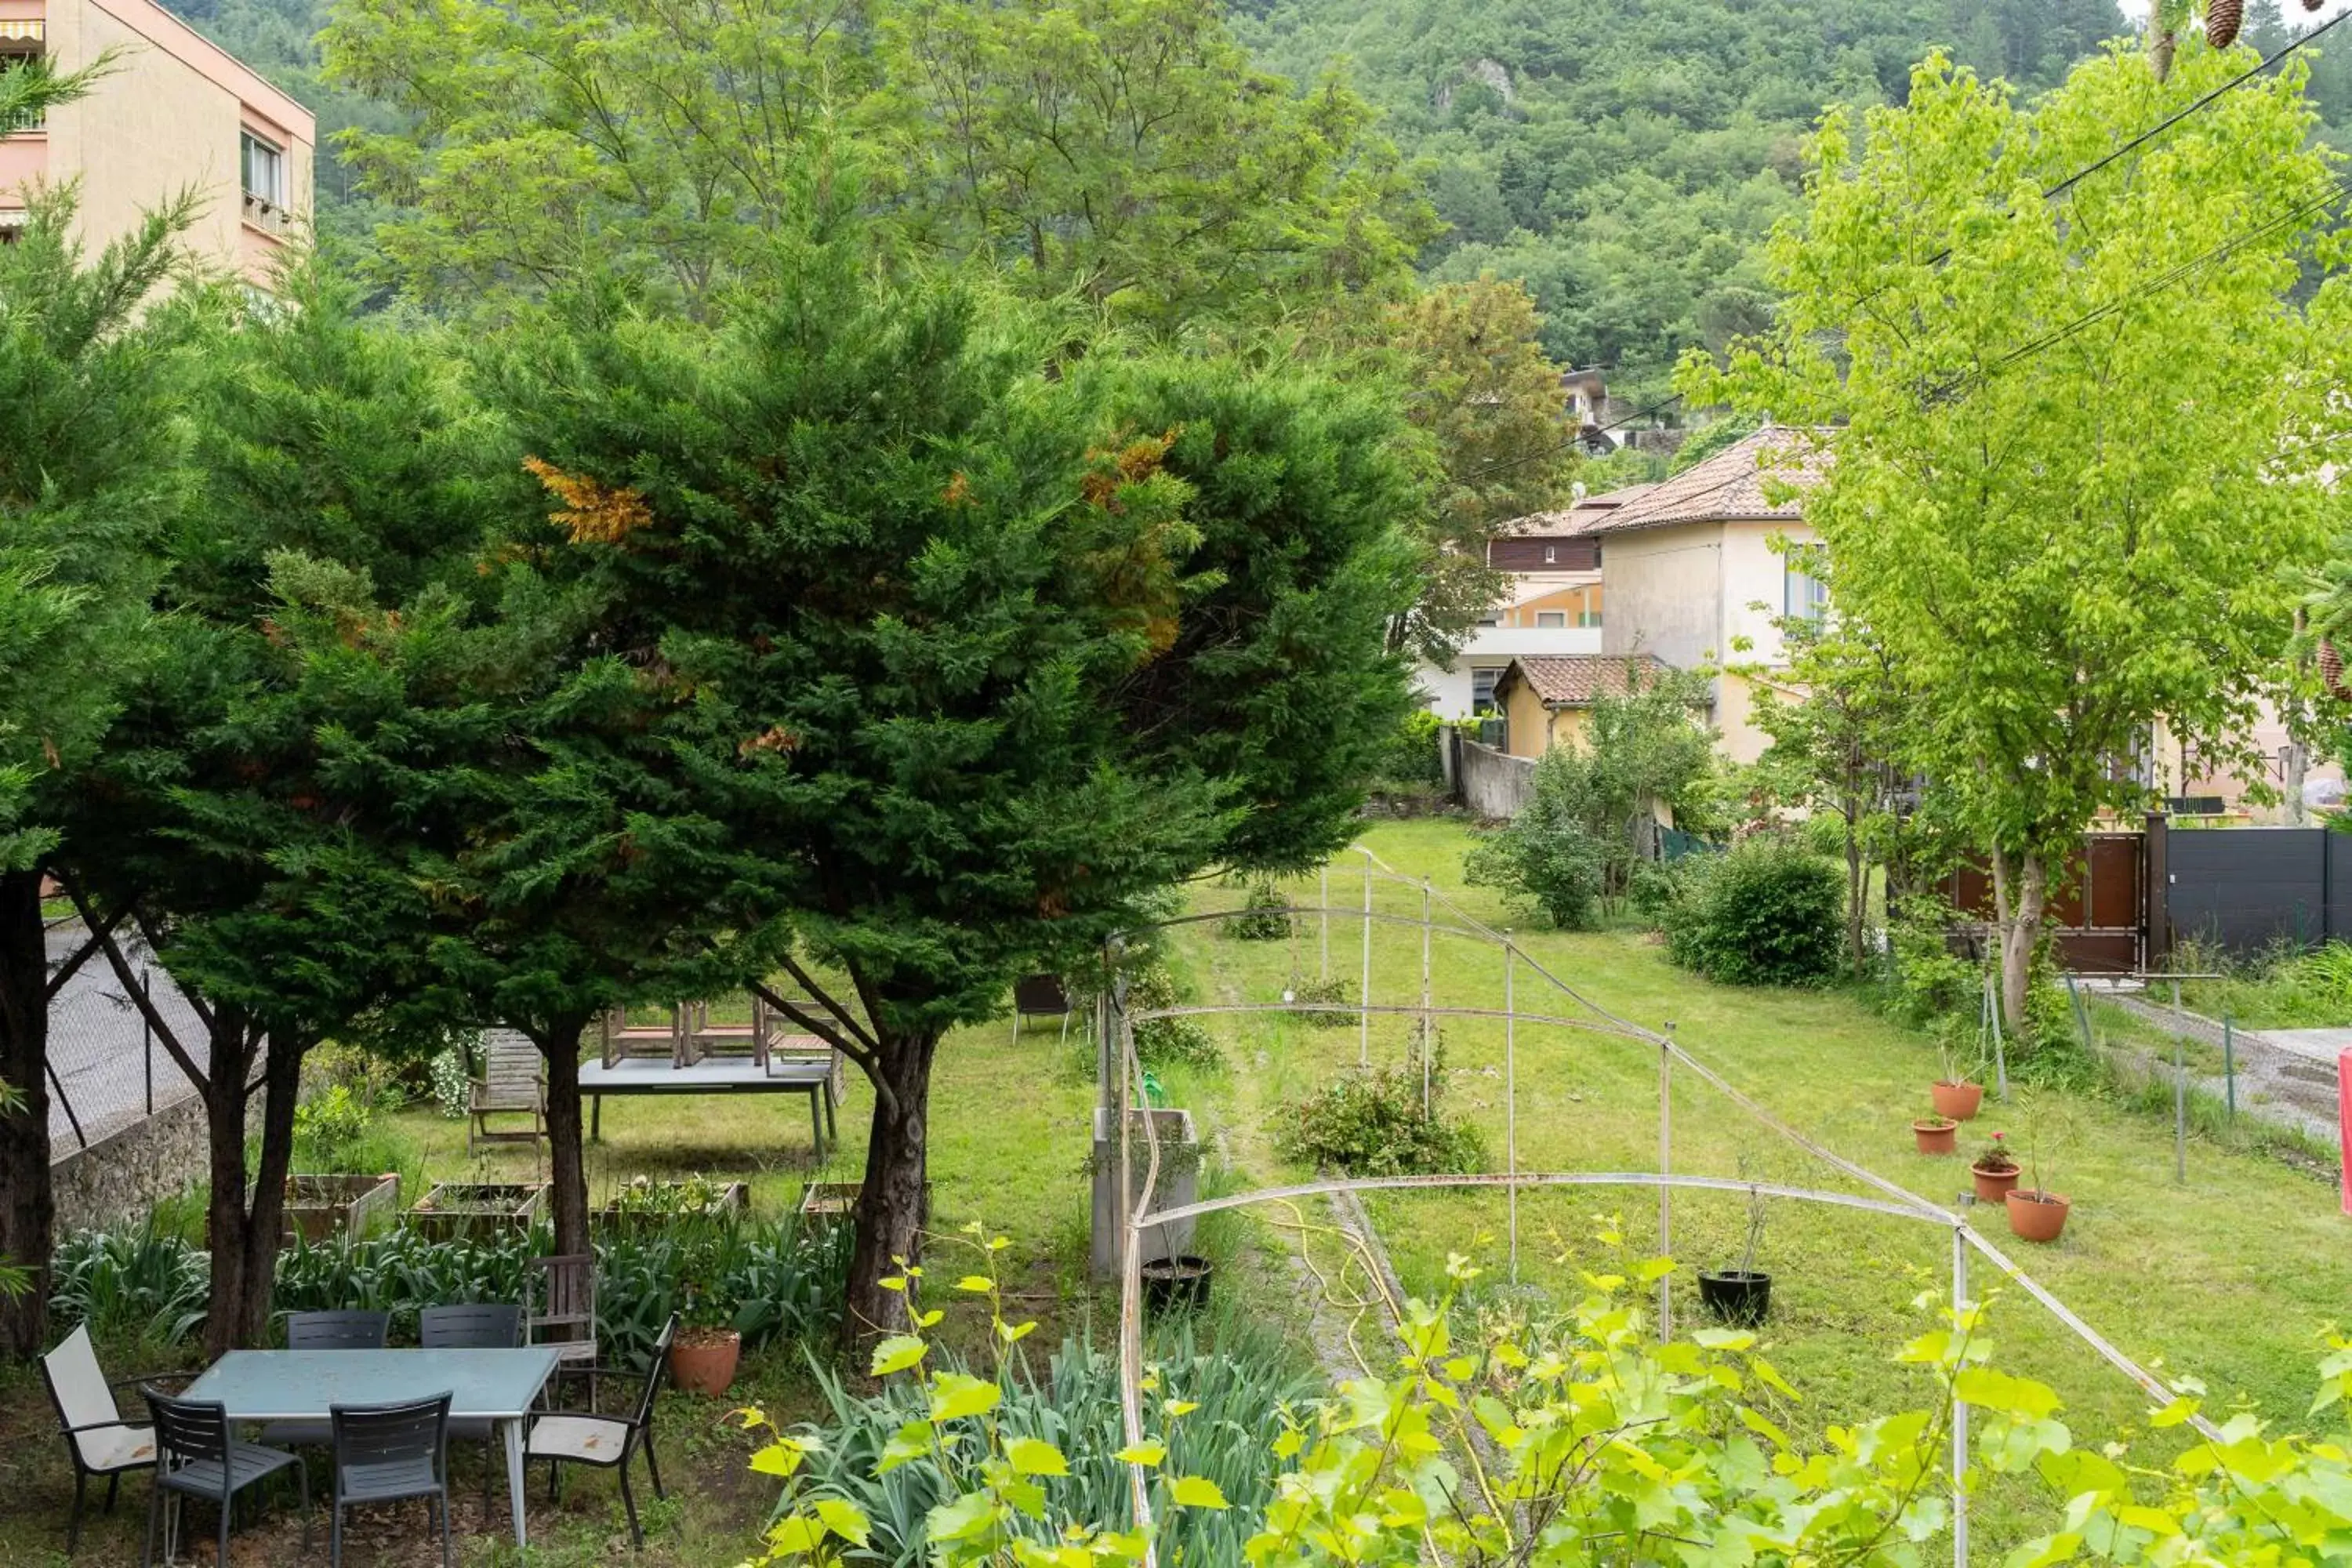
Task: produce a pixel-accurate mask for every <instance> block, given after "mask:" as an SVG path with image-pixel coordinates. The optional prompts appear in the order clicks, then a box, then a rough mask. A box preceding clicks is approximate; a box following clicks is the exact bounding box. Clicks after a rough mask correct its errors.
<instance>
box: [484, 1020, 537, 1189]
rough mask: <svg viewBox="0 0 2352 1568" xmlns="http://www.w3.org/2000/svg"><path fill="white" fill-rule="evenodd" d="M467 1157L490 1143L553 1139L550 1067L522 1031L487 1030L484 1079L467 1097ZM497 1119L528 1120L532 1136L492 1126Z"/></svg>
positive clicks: (514, 1129)
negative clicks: (549, 1133)
mask: <svg viewBox="0 0 2352 1568" xmlns="http://www.w3.org/2000/svg"><path fill="white" fill-rule="evenodd" d="M466 1115H467V1125H466V1158H467V1159H469V1160H470V1159H472V1158H473V1157H474V1152H475V1150H476V1149H477V1148H478V1146H480V1145H481V1144H484V1143H530V1144H537V1143H539V1142H541V1141H542V1140H544V1139H545V1138H546V1137H547V1062H546V1059H545V1058H542V1057H541V1055H540V1054H539V1047H537V1046H535V1045H533V1044H531V1042H530V1036H528V1035H526V1034H524V1033H522V1032H521V1031H520V1030H519V1029H485V1030H483V1031H482V1075H481V1076H480V1077H479V1078H478V1079H474V1081H473V1083H472V1085H471V1087H470V1088H469V1089H468V1090H467V1096H466ZM493 1116H500V1117H504V1116H524V1117H529V1118H530V1129H529V1130H528V1131H525V1130H523V1129H521V1128H511V1127H505V1128H501V1127H492V1126H491V1125H490V1118H491V1117H493Z"/></svg>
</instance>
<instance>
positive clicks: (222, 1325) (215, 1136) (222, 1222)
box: [203, 1013, 251, 1361]
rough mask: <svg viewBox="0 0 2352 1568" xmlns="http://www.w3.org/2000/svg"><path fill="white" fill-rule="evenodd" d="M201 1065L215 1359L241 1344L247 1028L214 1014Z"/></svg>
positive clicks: (209, 1341)
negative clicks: (209, 1182)
mask: <svg viewBox="0 0 2352 1568" xmlns="http://www.w3.org/2000/svg"><path fill="white" fill-rule="evenodd" d="M213 1016H214V1019H215V1025H214V1027H213V1028H212V1030H211V1031H210V1036H211V1037H210V1039H209V1041H208V1042H207V1044H208V1046H209V1054H208V1057H207V1059H206V1061H205V1085H204V1095H203V1098H204V1102H205V1142H206V1144H207V1146H208V1147H209V1149H210V1151H211V1155H212V1159H211V1180H212V1197H211V1201H210V1203H209V1204H208V1205H207V1206H206V1208H205V1243H206V1245H207V1246H208V1247H210V1248H211V1251H212V1255H213V1279H212V1289H211V1290H210V1292H209V1293H207V1295H206V1296H205V1360H207V1361H217V1360H218V1359H219V1358H220V1357H222V1356H223V1355H226V1354H227V1353H228V1352H230V1351H233V1350H236V1349H237V1348H238V1347H239V1345H240V1344H241V1343H243V1342H244V1337H245V1332H246V1324H245V1304H246V1288H245V1270H246V1263H247V1259H248V1258H250V1256H251V1249H250V1248H249V1247H247V1241H246V1238H247V1224H248V1222H247V1217H246V1212H245V1106H246V1095H245V1070H244V1069H245V1062H244V1052H243V1050H242V1049H241V1048H240V1047H242V1046H243V1043H244V1039H243V1037H244V1034H245V1027H244V1025H243V1023H242V1022H241V1021H240V1020H238V1019H237V1018H236V1016H234V1015H233V1014H226V1013H215V1014H214V1015H213Z"/></svg>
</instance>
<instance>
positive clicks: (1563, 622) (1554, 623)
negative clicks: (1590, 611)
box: [1536, 610, 1568, 631]
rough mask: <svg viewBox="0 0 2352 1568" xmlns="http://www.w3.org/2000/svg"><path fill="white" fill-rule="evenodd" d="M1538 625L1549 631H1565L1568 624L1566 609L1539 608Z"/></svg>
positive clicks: (1537, 614) (1537, 613)
mask: <svg viewBox="0 0 2352 1568" xmlns="http://www.w3.org/2000/svg"><path fill="white" fill-rule="evenodd" d="M1536 625H1537V626H1538V627H1540V628H1542V629H1544V630H1547V631H1564V630H1566V629H1567V626H1568V612H1567V611H1566V610H1538V611H1537V612H1536Z"/></svg>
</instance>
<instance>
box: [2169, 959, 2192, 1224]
mask: <svg viewBox="0 0 2352 1568" xmlns="http://www.w3.org/2000/svg"><path fill="white" fill-rule="evenodd" d="M2188 1054H2189V1041H2188V1037H2187V1036H2186V1035H2185V1034H2183V1033H2182V1032H2181V1028H2180V982H2179V981H2178V980H2175V981H2174V982H2173V983H2172V1179H2173V1181H2174V1182H2176V1183H2178V1184H2179V1185H2181V1186H2184V1187H2185V1186H2187V1185H2188V1184H2189V1061H2188Z"/></svg>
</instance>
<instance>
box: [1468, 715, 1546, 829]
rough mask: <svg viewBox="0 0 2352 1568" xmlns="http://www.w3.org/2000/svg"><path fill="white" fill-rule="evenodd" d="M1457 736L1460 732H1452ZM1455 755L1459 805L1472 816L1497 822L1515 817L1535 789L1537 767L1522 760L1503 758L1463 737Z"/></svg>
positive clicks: (1488, 748) (1502, 754)
mask: <svg viewBox="0 0 2352 1568" xmlns="http://www.w3.org/2000/svg"><path fill="white" fill-rule="evenodd" d="M1455 733H1456V734H1457V735H1459V734H1460V732H1459V731H1455ZM1460 745H1461V748H1462V749H1461V752H1459V753H1458V758H1457V760H1458V763H1459V771H1460V773H1461V781H1462V785H1461V788H1462V804H1463V805H1465V807H1467V808H1468V809H1469V810H1470V811H1471V812H1472V813H1473V814H1475V815H1476V816H1484V817H1488V818H1492V819H1494V820H1496V821H1501V820H1505V819H1507V818H1509V817H1513V816H1517V815H1518V813H1519V808H1520V807H1521V806H1523V805H1526V804H1527V803H1528V794H1529V793H1530V792H1531V791H1532V790H1533V789H1534V787H1535V773H1536V765H1535V764H1534V763H1531V762H1528V761H1527V760H1526V759H1525V758H1523V757H1512V756H1506V755H1505V754H1504V753H1502V752H1497V751H1496V750H1494V749H1493V748H1491V747H1487V746H1482V745H1480V744H1478V742H1475V741H1473V740H1470V739H1468V738H1467V737H1466V736H1465V737H1462V738H1461V740H1460Z"/></svg>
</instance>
